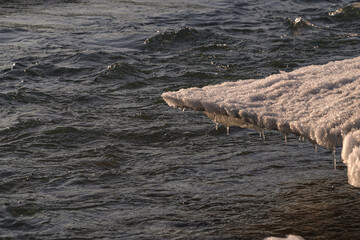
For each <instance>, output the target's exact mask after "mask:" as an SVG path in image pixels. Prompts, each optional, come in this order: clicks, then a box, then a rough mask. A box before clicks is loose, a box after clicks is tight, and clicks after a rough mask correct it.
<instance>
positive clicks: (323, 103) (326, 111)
mask: <svg viewBox="0 0 360 240" xmlns="http://www.w3.org/2000/svg"><path fill="white" fill-rule="evenodd" d="M162 97H163V98H164V100H165V101H166V103H167V104H168V105H170V106H173V107H176V108H180V109H184V108H191V109H193V110H195V111H203V112H205V113H206V114H207V115H208V116H209V117H210V118H211V119H212V120H213V121H214V122H215V123H220V124H223V125H225V126H226V127H229V126H240V127H246V128H254V129H256V130H258V131H260V132H261V130H263V129H270V130H278V131H280V132H282V133H283V134H284V135H287V134H289V133H293V134H295V135H298V136H301V137H305V138H307V139H308V140H309V141H311V142H312V143H314V144H318V145H321V146H324V147H326V148H328V149H334V148H335V147H336V146H341V145H342V141H343V139H344V138H345V136H346V135H347V134H348V133H350V132H354V131H355V130H357V129H360V57H357V58H353V59H347V60H342V61H336V62H330V63H327V64H325V65H312V66H307V67H303V68H299V69H297V70H294V71H292V72H281V73H279V74H274V75H271V76H269V77H267V78H264V79H251V80H240V81H237V82H225V83H222V84H218V85H211V86H206V87H203V88H188V89H181V90H179V91H176V92H165V93H163V94H162ZM351 136H353V135H351ZM349 138H350V137H349ZM353 138H354V137H353ZM351 141H352V140H351ZM358 142H359V139H358ZM357 146H358V145H357ZM349 151H350V150H349ZM345 155H346V156H345ZM359 156H360V150H359V149H358V148H357V149H355V148H354V149H353V150H352V151H351V152H349V153H348V152H346V154H343V156H342V157H343V159H344V161H345V163H347V162H348V161H347V160H346V159H349V158H350V159H354V157H358V158H359ZM345 157H346V158H345ZM348 166H349V165H348ZM359 166H360V163H359ZM359 176H360V172H359ZM356 179H357V180H354V181H357V182H359V180H360V177H359V178H356ZM349 181H350V179H349ZM353 185H354V184H353ZM359 187H360V183H359Z"/></svg>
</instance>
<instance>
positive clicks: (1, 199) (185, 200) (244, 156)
mask: <svg viewBox="0 0 360 240" xmlns="http://www.w3.org/2000/svg"><path fill="white" fill-rule="evenodd" d="M354 3H355V1H349V0H341V1H334V0H318V1H309V0H292V1H290V0H287V1H282V0H268V1H265V0H255V1H230V0H223V1H217V0H195V1H189V0H181V1H180V0H173V1H167V0H164V1H158V0H149V1H139V0H133V1H121V0H118V1H117V0H112V1H105V0H72V1H68V0H53V1H37V0H31V1H25V0H12V1H1V0H0V103H1V111H0V114H1V117H0V161H1V168H0V204H1V205H0V209H1V210H0V238H1V239H264V238H265V237H269V236H278V237H284V236H286V235H287V234H295V235H299V236H302V237H303V238H305V239H359V236H360V221H359V214H358V213H359V211H360V204H359V203H360V190H359V189H356V188H353V187H351V186H350V185H349V184H348V183H347V176H346V167H345V166H344V165H343V164H341V163H340V161H341V160H340V154H339V152H340V150H341V149H340V148H338V149H337V155H336V157H337V160H338V169H337V170H336V171H335V170H333V167H332V158H331V152H330V151H329V150H327V149H324V148H320V147H319V148H318V151H317V153H315V151H314V146H313V145H312V144H311V143H309V142H304V141H299V140H298V139H297V137H295V136H289V137H288V143H287V145H285V143H284V139H283V137H282V136H281V134H280V133H278V132H272V131H269V132H266V140H265V141H263V140H262V138H260V137H259V134H258V133H257V132H255V131H253V130H249V129H240V128H230V136H227V134H226V128H225V127H223V126H219V129H218V131H216V130H215V126H214V124H213V123H212V122H211V121H210V120H209V119H208V118H207V117H206V116H205V115H203V114H200V113H198V114H195V113H194V112H191V111H185V112H184V113H183V112H181V111H178V110H176V109H172V108H170V107H168V106H167V105H166V104H165V102H164V101H163V100H162V98H161V93H163V92H165V91H174V90H178V89H180V88H187V87H202V86H205V85H209V84H217V83H221V82H225V81H235V80H239V79H258V78H263V77H266V76H269V75H271V74H275V73H278V72H279V71H291V70H293V69H296V68H299V67H302V66H307V65H312V64H324V63H327V62H329V61H335V60H342V59H346V58H353V57H357V56H359V55H360V41H359V40H360V38H359V32H360V25H359V20H360V8H359V7H360V6H359V5H356V4H355V5H351V6H349V5H350V4H354Z"/></svg>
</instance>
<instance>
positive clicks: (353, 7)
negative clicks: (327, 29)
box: [328, 2, 360, 19]
mask: <svg viewBox="0 0 360 240" xmlns="http://www.w3.org/2000/svg"><path fill="white" fill-rule="evenodd" d="M328 14H329V16H331V17H340V18H344V19H353V18H360V2H357V3H353V4H350V5H348V6H346V7H343V8H339V9H337V10H336V11H333V12H329V13H328Z"/></svg>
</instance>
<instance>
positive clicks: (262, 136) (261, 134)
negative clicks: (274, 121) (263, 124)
mask: <svg viewBox="0 0 360 240" xmlns="http://www.w3.org/2000/svg"><path fill="white" fill-rule="evenodd" d="M260 137H261V138H262V140H263V142H265V132H264V130H262V131H261V132H260Z"/></svg>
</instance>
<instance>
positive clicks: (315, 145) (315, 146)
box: [314, 143, 317, 153]
mask: <svg viewBox="0 0 360 240" xmlns="http://www.w3.org/2000/svg"><path fill="white" fill-rule="evenodd" d="M314 148H315V153H317V144H316V143H315V144H314Z"/></svg>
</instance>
